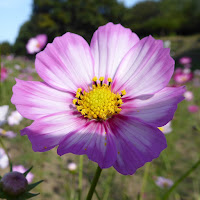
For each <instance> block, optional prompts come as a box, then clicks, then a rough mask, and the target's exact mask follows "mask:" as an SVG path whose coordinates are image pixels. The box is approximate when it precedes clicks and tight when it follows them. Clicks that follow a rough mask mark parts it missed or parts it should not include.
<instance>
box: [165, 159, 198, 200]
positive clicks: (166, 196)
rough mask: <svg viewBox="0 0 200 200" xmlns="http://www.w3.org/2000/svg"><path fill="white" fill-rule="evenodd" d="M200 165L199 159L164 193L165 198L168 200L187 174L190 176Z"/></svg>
mask: <svg viewBox="0 0 200 200" xmlns="http://www.w3.org/2000/svg"><path fill="white" fill-rule="evenodd" d="M199 165H200V160H198V161H197V162H196V163H195V164H194V165H193V166H192V167H191V168H190V169H189V170H188V171H187V172H185V174H183V175H182V176H181V177H180V178H179V179H178V180H177V181H176V182H175V183H174V185H173V186H172V187H171V188H170V189H169V190H168V191H167V192H166V193H165V194H164V196H163V200H167V199H168V198H169V195H170V194H171V192H172V191H174V189H175V188H176V187H177V186H178V185H179V183H181V182H182V181H183V180H184V179H185V178H186V177H187V176H189V175H190V174H191V173H192V172H193V171H194V170H195V169H196V168H197V167H198V166H199Z"/></svg>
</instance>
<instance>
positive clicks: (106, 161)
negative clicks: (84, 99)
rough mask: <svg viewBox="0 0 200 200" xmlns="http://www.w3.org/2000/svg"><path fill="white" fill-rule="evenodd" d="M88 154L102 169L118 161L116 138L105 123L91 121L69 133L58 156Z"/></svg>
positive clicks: (59, 149)
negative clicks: (108, 130)
mask: <svg viewBox="0 0 200 200" xmlns="http://www.w3.org/2000/svg"><path fill="white" fill-rule="evenodd" d="M66 153H74V154H78V155H82V154H87V156H88V158H89V159H90V160H92V161H94V162H97V163H98V165H99V166H100V167H101V168H108V167H111V166H112V165H113V164H114V162H115V161H116V155H117V151H116V145H115V137H114V135H113V134H112V132H107V128H106V125H105V123H104V122H97V121H90V122H88V123H87V124H85V125H84V126H83V127H80V128H79V129H77V130H76V131H74V132H71V133H69V134H68V135H67V136H66V137H65V138H64V140H63V141H62V142H61V143H60V145H59V147H58V154H59V155H63V154H66Z"/></svg>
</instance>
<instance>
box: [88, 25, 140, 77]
mask: <svg viewBox="0 0 200 200" xmlns="http://www.w3.org/2000/svg"><path fill="white" fill-rule="evenodd" d="M138 41H139V38H138V36H137V35H136V34H135V33H133V32H132V31H131V30H130V29H128V28H124V27H123V26H121V25H120V24H117V25H115V24H113V23H108V24H106V25H105V26H101V27H99V28H98V30H97V31H95V33H94V35H93V37H92V40H91V44H90V46H91V52H92V54H93V57H94V60H95V75H96V76H97V77H101V76H103V77H105V78H106V79H107V78H108V77H110V78H113V77H114V74H115V72H116V70H117V68H118V66H119V63H120V62H121V60H122V58H123V57H124V56H125V54H126V53H127V52H128V51H129V50H130V49H131V48H132V47H133V46H134V45H135V44H136V43H137V42H138Z"/></svg>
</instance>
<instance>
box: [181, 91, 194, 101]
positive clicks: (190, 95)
mask: <svg viewBox="0 0 200 200" xmlns="http://www.w3.org/2000/svg"><path fill="white" fill-rule="evenodd" d="M183 96H184V97H185V100H186V101H191V100H192V99H193V97H194V96H193V93H192V92H191V91H186V92H185V93H184V95H183Z"/></svg>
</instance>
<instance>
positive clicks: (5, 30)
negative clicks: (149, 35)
mask: <svg viewBox="0 0 200 200" xmlns="http://www.w3.org/2000/svg"><path fill="white" fill-rule="evenodd" d="M32 1H33V0H0V25H1V30H0V43H1V42H3V41H8V42H10V43H11V44H13V43H14V42H15V39H16V37H17V35H18V32H19V29H20V26H21V25H22V24H23V23H24V22H26V21H27V20H28V19H29V18H30V15H31V5H32ZM118 1H121V2H124V4H125V5H126V6H127V7H129V6H132V5H134V4H135V3H137V2H139V1H142V0H118Z"/></svg>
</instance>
